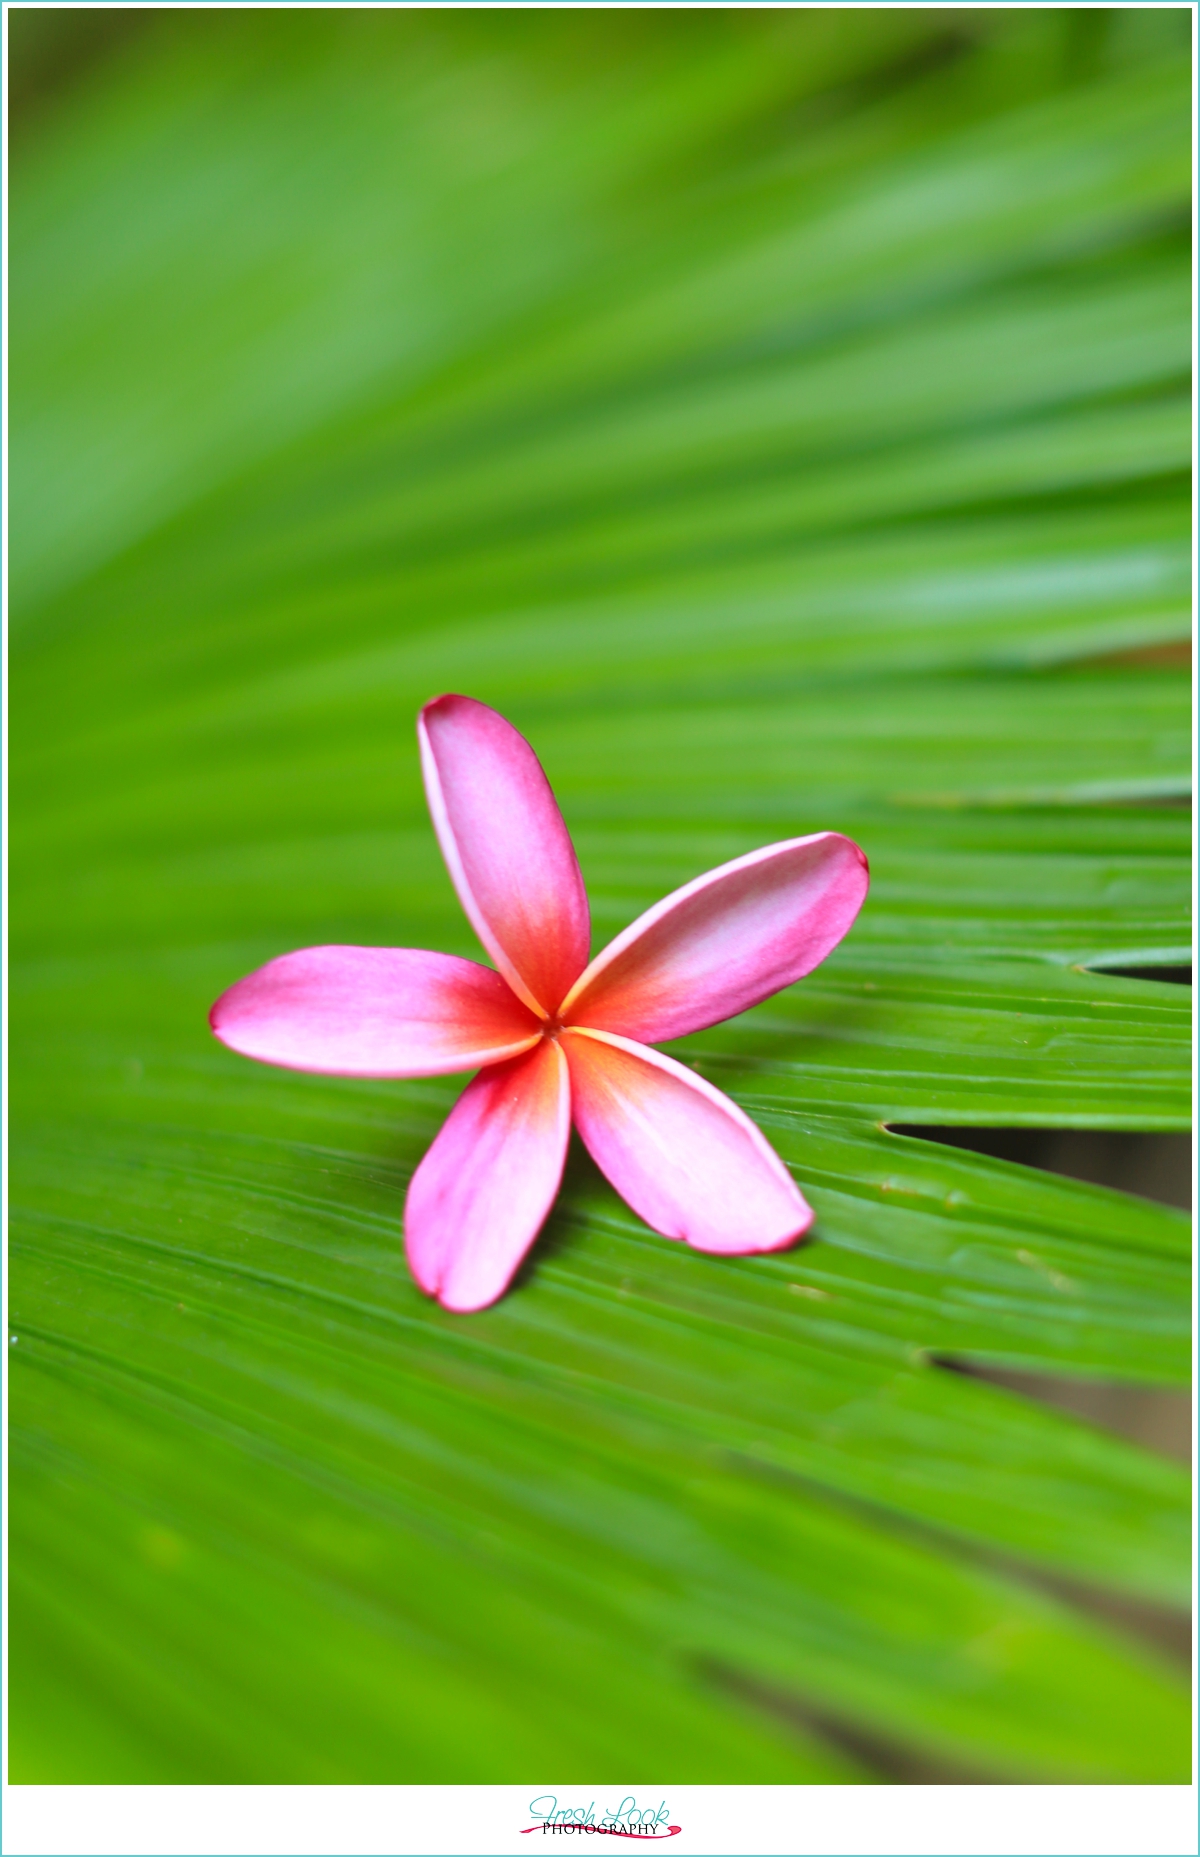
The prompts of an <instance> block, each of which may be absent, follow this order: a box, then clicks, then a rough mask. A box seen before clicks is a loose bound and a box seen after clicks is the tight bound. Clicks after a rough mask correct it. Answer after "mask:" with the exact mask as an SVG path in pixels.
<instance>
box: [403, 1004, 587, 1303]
mask: <svg viewBox="0 0 1200 1857" xmlns="http://www.w3.org/2000/svg"><path fill="white" fill-rule="evenodd" d="M570 1132H571V1090H570V1082H569V1078H568V1073H567V1065H566V1060H565V1058H564V1057H563V1053H562V1050H561V1048H560V1046H559V1045H557V1044H556V1043H555V1042H554V1041H553V1040H552V1039H549V1038H546V1039H543V1040H541V1041H540V1042H539V1044H538V1045H537V1046H536V1047H535V1049H534V1050H532V1051H528V1052H526V1053H525V1055H524V1056H523V1057H518V1058H513V1059H512V1061H511V1062H510V1063H507V1064H500V1065H496V1066H494V1067H493V1068H491V1069H489V1070H483V1071H481V1072H480V1073H479V1075H478V1076H477V1077H476V1078H475V1079H474V1081H473V1082H471V1083H469V1084H468V1085H467V1087H466V1089H465V1090H464V1091H463V1094H462V1095H461V1096H460V1097H459V1099H458V1101H457V1103H456V1104H455V1106H454V1108H453V1110H452V1111H451V1113H450V1116H449V1119H448V1120H447V1122H446V1123H445V1126H444V1127H443V1128H442V1131H441V1133H440V1134H439V1136H438V1138H437V1140H436V1141H435V1142H434V1144H433V1146H432V1147H431V1148H430V1150H429V1152H428V1153H427V1154H426V1156H425V1158H424V1160H423V1161H422V1162H421V1165H420V1166H419V1167H418V1168H417V1171H416V1173H415V1174H414V1175H413V1177H412V1181H411V1183H410V1185H409V1189H408V1199H407V1202H406V1204H405V1208H404V1240H405V1246H406V1249H407V1251H408V1262H409V1266H410V1268H411V1270H412V1273H413V1276H414V1277H415V1278H416V1279H417V1282H418V1283H419V1284H420V1286H421V1288H422V1289H423V1290H424V1291H425V1292H426V1294H427V1295H430V1296H436V1297H437V1298H438V1300H439V1302H441V1303H443V1304H444V1305H445V1307H446V1308H447V1309H461V1310H469V1309H486V1308H487V1306H488V1304H489V1303H493V1302H495V1300H496V1298H497V1297H498V1296H502V1295H503V1294H504V1291H505V1290H506V1289H507V1287H508V1284H509V1281H510V1279H511V1277H512V1275H513V1272H514V1271H515V1270H516V1268H517V1266H518V1265H519V1264H520V1262H521V1259H522V1258H523V1257H524V1255H525V1253H526V1251H528V1249H529V1247H530V1245H531V1244H532V1243H533V1241H534V1239H535V1238H536V1237H537V1235H538V1232H539V1231H540V1230H541V1227H542V1223H543V1221H544V1220H545V1217H546V1214H547V1213H548V1212H549V1210H550V1207H551V1205H552V1203H553V1201H554V1195H555V1194H556V1193H557V1191H558V1186H559V1181H560V1180H561V1179H562V1170H563V1162H564V1161H565V1159H566V1153H567V1138H568V1136H569V1134H570Z"/></svg>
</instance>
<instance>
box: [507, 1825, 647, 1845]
mask: <svg viewBox="0 0 1200 1857" xmlns="http://www.w3.org/2000/svg"><path fill="white" fill-rule="evenodd" d="M565 1822H567V1823H568V1824H571V1823H573V1822H574V1821H573V1820H569V1819H568V1820H567V1821H565ZM545 1829H546V1826H545V1822H543V1823H542V1824H540V1825H522V1826H521V1836H522V1837H523V1838H524V1837H527V1836H528V1834H529V1833H530V1832H531V1831H544V1830H545ZM580 1829H584V1828H583V1827H580ZM587 1830H590V1831H591V1833H592V1835H593V1836H594V1837H602V1838H636V1839H637V1840H638V1842H639V1843H640V1844H649V1843H650V1841H651V1839H652V1838H677V1837H678V1836H679V1833H680V1832H681V1831H682V1830H683V1826H682V1825H666V1826H664V1828H663V1829H662V1830H661V1831H628V1830H626V1829H625V1827H624V1826H622V1825H592V1826H589V1827H587ZM587 1830H584V1835H585V1836H586V1835H587Z"/></svg>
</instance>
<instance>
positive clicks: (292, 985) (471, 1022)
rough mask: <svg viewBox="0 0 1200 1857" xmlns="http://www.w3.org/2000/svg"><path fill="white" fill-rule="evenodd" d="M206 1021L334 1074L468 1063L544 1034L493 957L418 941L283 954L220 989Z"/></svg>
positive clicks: (288, 1061)
mask: <svg viewBox="0 0 1200 1857" xmlns="http://www.w3.org/2000/svg"><path fill="white" fill-rule="evenodd" d="M209 1023H210V1025H211V1026H212V1028H213V1031H214V1032H215V1033H216V1035H217V1037H218V1038H219V1039H220V1040H221V1042H222V1043H223V1044H227V1045H229V1046H230V1048H231V1049H232V1050H234V1051H240V1052H241V1053H242V1054H243V1056H245V1057H255V1058H258V1059H260V1060H261V1061H262V1062H263V1063H265V1064H282V1065H285V1066H286V1067H287V1068H288V1069H290V1070H315V1071H324V1072H326V1073H328V1074H329V1075H331V1076H339V1077H432V1076H437V1075H438V1074H440V1073H442V1072H445V1071H454V1070H474V1069H475V1068H476V1067H477V1066H478V1065H480V1064H495V1063H498V1062H500V1061H501V1060H502V1059H504V1058H509V1057H513V1056H515V1055H516V1054H517V1053H518V1052H521V1051H527V1050H528V1049H529V1048H530V1046H531V1045H533V1044H534V1043H536V1041H537V1039H538V1038H539V1036H540V1034H541V1026H540V1023H539V1021H538V1020H537V1019H535V1018H534V1016H533V1014H532V1013H531V1012H529V1011H527V1010H526V1008H525V1007H524V1006H523V1005H522V1004H521V1002H520V1000H519V999H517V998H516V997H515V996H514V994H513V992H512V989H511V988H510V987H509V986H508V985H507V984H506V982H505V981H504V980H502V979H501V977H500V975H499V974H496V973H493V972H492V969H491V968H490V967H481V966H480V964H479V963H478V961H463V960H460V959H459V957H458V956H457V955H454V954H427V953H426V952H425V951H424V950H423V949H420V948H344V947H329V948H301V949H300V950H299V952H298V953H296V954H281V955H280V956H279V958H278V960H275V961H268V962H267V964H266V966H265V967H260V968H258V969H257V971H256V972H255V973H252V974H248V975H247V976H246V978H245V979H244V980H239V981H238V982H237V984H236V986H231V987H230V989H229V991H228V992H227V993H222V995H221V997H220V999H219V1000H218V1001H217V1003H216V1005H215V1006H214V1007H213V1009H212V1011H211V1012H210V1014H209Z"/></svg>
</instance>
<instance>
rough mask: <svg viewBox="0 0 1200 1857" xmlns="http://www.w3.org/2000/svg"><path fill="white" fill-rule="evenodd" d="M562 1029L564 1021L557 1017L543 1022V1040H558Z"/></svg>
mask: <svg viewBox="0 0 1200 1857" xmlns="http://www.w3.org/2000/svg"><path fill="white" fill-rule="evenodd" d="M562 1028H563V1024H562V1020H561V1019H560V1018H558V1017H557V1016H555V1017H554V1018H552V1019H544V1020H543V1021H542V1037H543V1038H557V1037H558V1034H559V1033H560V1032H561V1031H562Z"/></svg>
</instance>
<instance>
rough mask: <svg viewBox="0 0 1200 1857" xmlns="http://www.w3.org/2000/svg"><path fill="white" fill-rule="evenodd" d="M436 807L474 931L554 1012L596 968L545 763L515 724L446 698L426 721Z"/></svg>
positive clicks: (425, 751) (515, 981)
mask: <svg viewBox="0 0 1200 1857" xmlns="http://www.w3.org/2000/svg"><path fill="white" fill-rule="evenodd" d="M417 735H418V738H419V740H420V744H421V765H422V768H423V770H424V774H425V790H426V792H427V794H428V796H429V810H430V812H431V813H432V815H433V823H434V827H435V829H436V831H437V835H438V839H439V840H440V842H441V847H442V855H443V856H444V857H445V860H446V863H447V865H448V866H449V869H450V875H451V878H452V879H453V881H454V887H455V889H456V890H457V891H458V895H459V900H460V901H461V903H462V906H463V908H464V909H465V910H466V912H467V915H468V917H469V918H470V921H471V926H472V927H473V928H474V930H475V933H476V934H477V935H478V936H479V939H480V941H481V942H482V943H483V945H484V947H485V948H486V949H487V951H488V953H489V954H490V955H491V957H492V959H493V960H494V961H495V963H496V966H497V967H498V968H499V969H500V972H501V973H502V974H503V975H504V977H505V979H506V980H507V981H508V982H509V984H510V985H511V986H512V987H513V989H514V991H515V992H516V993H518V994H519V996H520V997H521V998H522V999H523V1000H524V1001H525V1002H526V1004H527V1005H529V1006H532V1007H533V1009H534V1010H535V1011H539V1012H544V1013H545V1014H546V1015H547V1016H549V1015H550V1014H552V1013H553V1011H554V1009H555V1007H556V1006H557V1005H558V1002H559V1000H560V999H561V998H562V996H563V994H564V993H565V992H566V991H567V988H568V987H569V986H570V985H571V983H572V981H573V980H575V979H576V977H577V976H578V975H579V974H580V973H581V972H582V970H583V968H584V966H585V965H586V963H587V958H588V943H589V938H590V933H591V930H590V925H589V920H588V902H587V892H586V890H585V889H584V887H583V878H582V876H581V875H580V871H579V863H578V860H577V859H576V856H575V848H574V846H573V845H572V843H571V840H570V836H569V834H568V832H567V828H566V826H565V825H564V824H563V819H562V814H561V813H560V812H559V810H558V804H557V802H556V800H555V798H554V795H553V793H552V792H551V791H550V783H549V781H548V780H547V779H546V776H545V774H544V773H543V772H542V767H541V763H540V761H539V760H538V758H537V756H536V755H535V754H534V752H533V749H532V748H531V747H530V746H529V743H528V742H527V741H526V740H525V738H524V736H523V735H518V733H517V731H516V729H514V728H513V726H512V724H511V723H510V722H506V721H505V720H504V717H503V716H500V715H497V713H496V711H495V710H494V709H489V708H488V707H487V705H486V703H477V702H476V701H475V700H474V698H473V697H469V696H440V697H438V698H437V700H436V701H435V702H432V703H427V704H426V705H425V708H424V709H423V710H422V711H421V715H420V718H419V720H418V722H417Z"/></svg>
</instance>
